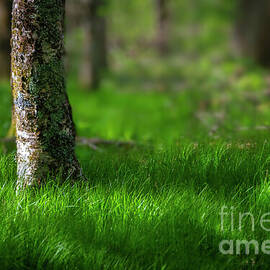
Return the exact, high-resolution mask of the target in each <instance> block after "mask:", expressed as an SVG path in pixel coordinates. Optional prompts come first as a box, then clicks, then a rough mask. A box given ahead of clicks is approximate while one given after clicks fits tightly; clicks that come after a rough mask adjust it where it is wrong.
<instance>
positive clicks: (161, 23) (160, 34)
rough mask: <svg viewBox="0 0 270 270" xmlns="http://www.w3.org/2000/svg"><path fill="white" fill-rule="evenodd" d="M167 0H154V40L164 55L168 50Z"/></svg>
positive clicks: (168, 12)
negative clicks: (155, 14) (155, 12)
mask: <svg viewBox="0 0 270 270" xmlns="http://www.w3.org/2000/svg"><path fill="white" fill-rule="evenodd" d="M169 1H170V0H155V2H156V3H155V4H156V10H157V36H156V42H157V46H158V50H159V52H160V54H161V55H166V54H167V53H168V51H169V35H170V29H169V17H170V11H169V6H168V5H169Z"/></svg>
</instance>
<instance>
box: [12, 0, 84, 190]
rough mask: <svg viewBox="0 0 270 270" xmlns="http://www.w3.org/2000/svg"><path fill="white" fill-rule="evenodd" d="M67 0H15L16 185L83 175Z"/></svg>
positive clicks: (13, 13)
mask: <svg viewBox="0 0 270 270" xmlns="http://www.w3.org/2000/svg"><path fill="white" fill-rule="evenodd" d="M64 13H65V1H64V0H14V2H13V11H12V41H11V44H12V89H13V101H14V109H15V110H14V111H15V112H14V114H15V118H16V133H17V163H18V169H17V171H18V189H20V188H23V187H26V186H33V185H40V184H41V183H42V182H43V181H44V179H46V178H47V176H48V174H50V175H55V174H56V173H58V172H59V171H61V172H62V173H63V177H64V178H72V179H76V178H79V177H81V169H80V166H79V163H78V161H77V159H76V157H75V150H74V148H75V127H74V124H73V120H72V111H71V107H70V104H69V101H68V97H67V94H66V87H65V71H64V64H63V57H64V38H63V34H64Z"/></svg>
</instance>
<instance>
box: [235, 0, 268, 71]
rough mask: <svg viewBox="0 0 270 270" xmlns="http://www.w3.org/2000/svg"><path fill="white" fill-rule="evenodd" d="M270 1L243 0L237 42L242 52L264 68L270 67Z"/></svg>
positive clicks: (239, 8)
mask: <svg viewBox="0 0 270 270" xmlns="http://www.w3.org/2000/svg"><path fill="white" fill-rule="evenodd" d="M269 27H270V1H269V0H241V1H240V3H239V7H238V18H237V24H236V41H237V45H238V49H239V50H240V52H241V53H242V54H243V55H245V56H247V57H251V58H253V59H254V60H256V61H257V62H258V63H260V64H261V65H263V66H267V67H269V66H270V50H269V47H270V35H269V34H268V31H269Z"/></svg>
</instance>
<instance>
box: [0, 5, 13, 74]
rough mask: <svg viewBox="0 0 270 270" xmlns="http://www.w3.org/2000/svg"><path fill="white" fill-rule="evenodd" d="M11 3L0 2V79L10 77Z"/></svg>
mask: <svg viewBox="0 0 270 270" xmlns="http://www.w3.org/2000/svg"><path fill="white" fill-rule="evenodd" d="M10 24H11V1H9V0H0V78H1V79H8V78H9V77H10V35H11V34H10Z"/></svg>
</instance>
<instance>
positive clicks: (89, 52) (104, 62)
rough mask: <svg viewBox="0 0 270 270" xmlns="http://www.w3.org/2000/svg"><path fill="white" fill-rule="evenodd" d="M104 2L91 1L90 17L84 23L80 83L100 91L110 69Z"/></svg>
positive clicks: (98, 0)
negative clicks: (103, 10)
mask: <svg viewBox="0 0 270 270" xmlns="http://www.w3.org/2000/svg"><path fill="white" fill-rule="evenodd" d="M104 7H105V1H104V0H90V2H89V6H88V14H87V15H88V16H87V18H86V20H85V21H84V23H83V31H84V37H85V39H84V45H83V46H84V48H83V63H82V65H81V70H80V81H81V83H82V84H83V85H84V86H85V87H87V88H89V89H98V88H99V86H100V82H101V79H102V77H103V74H104V72H106V70H107V68H108V57H107V55H108V53H107V24H106V18H105V16H104V15H103V14H102V8H104Z"/></svg>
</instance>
